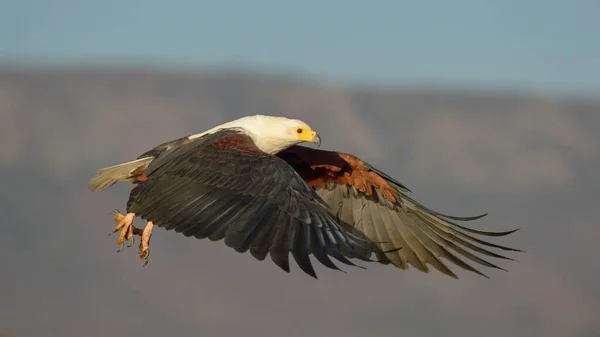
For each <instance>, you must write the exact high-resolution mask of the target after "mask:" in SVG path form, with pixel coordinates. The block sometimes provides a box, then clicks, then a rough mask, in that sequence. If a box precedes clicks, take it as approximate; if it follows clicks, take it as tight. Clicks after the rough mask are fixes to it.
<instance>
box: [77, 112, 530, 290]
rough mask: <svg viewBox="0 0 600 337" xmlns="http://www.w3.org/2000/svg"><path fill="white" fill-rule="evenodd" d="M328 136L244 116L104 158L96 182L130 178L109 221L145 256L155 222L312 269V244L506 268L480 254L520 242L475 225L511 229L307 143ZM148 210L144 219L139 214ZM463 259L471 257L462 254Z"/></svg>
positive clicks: (419, 264)
mask: <svg viewBox="0 0 600 337" xmlns="http://www.w3.org/2000/svg"><path fill="white" fill-rule="evenodd" d="M304 142H311V143H316V144H318V145H320V143H321V139H320V137H319V135H318V134H317V133H316V132H315V131H313V130H312V128H311V127H310V126H308V125H307V124H306V123H304V122H302V121H300V120H297V119H288V118H284V117H273V116H264V115H256V116H248V117H243V118H240V119H237V120H234V121H231V122H229V123H225V124H222V125H219V126H217V127H214V128H212V129H210V130H208V131H205V132H203V133H200V134H195V135H190V136H187V137H182V138H179V139H177V140H173V141H170V142H167V143H163V144H161V145H158V146H157V147H155V148H153V149H151V150H149V151H147V152H145V153H144V154H142V155H141V156H139V157H138V158H137V159H136V160H134V161H131V162H128V163H123V164H119V165H115V166H111V167H107V168H103V169H100V170H98V172H97V174H96V175H95V176H94V177H92V178H91V179H90V181H89V183H88V188H89V189H90V190H91V191H100V190H103V189H105V188H107V187H109V186H111V185H113V184H115V183H117V182H131V183H132V184H133V186H134V187H133V189H132V191H131V193H130V196H129V200H128V202H127V212H126V213H127V214H125V215H123V214H121V213H117V215H116V216H115V220H116V221H117V222H118V224H117V226H116V227H115V228H114V229H113V233H114V232H117V231H120V234H119V238H118V239H117V242H118V244H119V245H121V247H122V246H123V245H124V242H125V241H126V240H133V236H134V235H139V236H141V243H140V258H142V259H144V260H145V263H147V261H148V255H149V241H150V237H151V235H152V230H153V227H154V226H155V225H156V226H157V227H161V228H164V229H167V230H173V231H175V232H178V233H182V234H183V235H185V236H188V237H190V236H193V237H196V238H198V239H203V238H208V239H209V240H213V241H218V240H223V241H224V242H225V244H226V245H227V246H229V247H231V248H233V249H235V250H236V251H238V252H246V251H249V252H250V253H251V254H252V255H253V256H254V257H255V258H256V259H259V260H263V259H265V258H266V257H267V255H269V256H270V257H271V259H272V261H273V262H274V263H275V264H276V265H277V266H279V267H280V268H281V269H283V270H285V271H288V272H289V270H290V267H289V255H290V253H291V255H292V257H293V258H294V260H295V261H296V263H297V264H298V266H299V267H300V268H301V269H302V270H303V271H304V272H306V273H307V274H309V275H311V276H313V277H316V273H315V271H314V268H313V265H312V262H311V260H310V255H312V256H313V257H314V258H315V259H316V260H317V261H319V262H320V263H321V264H323V265H325V266H327V267H329V268H332V269H338V267H337V266H336V265H335V264H334V263H333V261H332V260H331V258H333V259H335V260H337V261H339V262H341V263H344V264H348V265H354V263H353V262H351V260H352V259H360V260H365V261H372V260H370V258H371V257H372V256H373V255H375V258H376V261H377V262H379V263H383V264H392V265H394V266H396V267H398V268H400V269H408V266H409V265H411V266H413V267H414V268H416V269H418V270H421V271H423V272H429V266H433V267H434V268H436V269H437V270H439V271H440V272H442V273H444V274H446V275H449V276H452V277H454V278H458V276H457V275H456V274H455V273H454V272H453V271H452V270H451V269H450V268H449V267H448V266H447V265H446V263H445V262H444V261H442V260H443V259H445V260H447V261H450V262H452V263H453V264H455V265H457V266H459V267H461V268H464V269H466V270H469V271H472V272H475V273H477V274H480V275H483V276H485V275H484V274H483V273H481V272H480V271H479V270H478V269H476V268H475V267H473V266H472V265H471V264H469V263H467V262H466V260H468V261H470V262H474V263H477V264H479V265H483V266H486V267H491V268H497V269H502V268H500V267H498V266H496V265H495V264H493V263H491V262H489V261H487V260H485V259H484V258H483V257H480V256H477V255H475V253H478V254H480V255H483V256H487V257H493V258H497V259H508V260H510V258H508V257H505V256H503V255H500V254H498V253H494V252H492V251H491V250H490V249H491V248H496V249H500V250H505V251H519V250H517V249H514V248H509V247H504V246H500V245H497V244H493V243H490V242H487V241H484V240H482V239H479V238H476V237H475V236H474V235H479V236H488V237H489V236H504V235H507V234H510V233H512V232H514V230H513V231H506V232H487V231H482V230H477V229H472V228H468V227H465V226H462V225H459V224H457V222H458V221H470V220H475V219H478V218H481V217H482V216H483V215H481V216H477V217H453V216H449V215H444V214H440V213H437V212H435V211H432V210H430V209H428V208H427V207H425V206H423V205H421V204H419V203H418V202H417V201H415V200H414V199H412V198H410V197H409V196H408V195H407V193H408V192H409V190H408V189H407V188H406V187H405V186H403V185H402V184H400V183H399V182H398V181H396V180H395V179H393V178H392V177H390V176H388V175H387V174H385V173H383V172H382V171H380V170H378V169H376V168H374V167H373V166H371V165H369V164H368V163H366V162H364V161H362V160H360V159H359V158H357V157H355V156H352V155H350V154H346V153H340V152H335V151H325V150H319V149H314V148H308V147H303V146H300V145H299V144H300V143H304ZM136 216H137V217H140V218H142V219H144V220H146V221H147V225H146V226H145V228H143V229H139V228H136V227H134V226H133V219H134V218H135V217H136ZM465 259H466V260H465Z"/></svg>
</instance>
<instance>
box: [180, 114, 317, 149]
mask: <svg viewBox="0 0 600 337" xmlns="http://www.w3.org/2000/svg"><path fill="white" fill-rule="evenodd" d="M226 128H242V129H243V130H244V132H246V133H247V134H248V135H249V136H250V137H251V138H252V140H253V141H254V143H255V144H256V146H257V147H258V148H259V149H261V150H262V151H264V152H266V153H269V154H276V153H278V152H279V151H282V150H285V149H287V148H288V147H290V146H292V145H296V144H299V143H303V142H310V143H315V144H317V145H318V146H319V145H321V138H320V137H319V135H318V134H317V133H316V132H315V131H313V129H312V128H311V127H310V126H309V125H308V124H306V123H305V122H303V121H301V120H298V119H290V118H286V117H275V116H266V115H255V116H247V117H242V118H239V119H236V120H234V121H231V122H228V123H225V124H222V125H219V126H217V127H215V128H212V129H210V130H208V131H206V132H203V133H202V134H198V135H194V136H191V137H190V138H196V137H199V136H202V135H204V134H207V133H213V132H216V131H218V130H222V129H226Z"/></svg>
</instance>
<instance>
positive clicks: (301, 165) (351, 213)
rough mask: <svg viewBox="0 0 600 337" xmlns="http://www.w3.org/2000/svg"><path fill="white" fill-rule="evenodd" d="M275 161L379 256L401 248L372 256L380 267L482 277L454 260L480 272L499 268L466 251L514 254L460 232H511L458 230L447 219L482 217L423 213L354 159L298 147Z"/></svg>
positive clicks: (397, 187)
mask: <svg viewBox="0 0 600 337" xmlns="http://www.w3.org/2000/svg"><path fill="white" fill-rule="evenodd" d="M278 156H279V157H280V158H282V159H284V160H285V161H286V162H287V163H288V164H290V165H291V166H292V167H293V168H294V169H295V170H296V171H297V172H298V174H300V176H301V177H302V178H303V179H304V180H305V181H306V182H307V184H308V185H310V186H312V187H313V188H314V189H315V190H316V192H317V193H318V194H319V195H320V196H321V197H322V198H323V200H325V202H326V203H328V204H329V206H330V210H331V213H332V215H333V216H335V217H336V219H337V220H338V221H339V222H340V224H342V225H343V226H345V227H348V228H351V229H352V230H353V233H355V234H357V235H358V236H361V237H366V238H368V239H369V240H372V241H374V242H379V243H378V244H377V248H378V249H379V250H381V251H384V252H385V251H387V250H389V249H390V248H394V247H397V248H401V249H400V250H397V251H394V252H388V253H384V252H381V251H380V252H378V253H377V256H378V260H379V262H380V263H383V264H388V263H391V264H393V265H395V266H396V267H398V268H400V269H407V267H408V265H412V266H413V267H415V268H416V269H418V270H421V271H423V272H429V268H428V267H427V265H431V266H433V267H435V268H436V269H438V270H439V271H441V272H442V273H444V274H446V275H449V276H451V277H455V278H458V276H457V275H456V274H455V273H454V272H453V271H452V270H451V269H450V268H448V267H447V266H446V264H445V263H444V262H443V261H442V258H443V259H445V260H448V261H450V262H452V263H453V264H455V265H457V266H459V267H461V268H464V269H466V270H469V271H472V272H475V273H477V274H480V275H483V276H485V275H484V274H483V273H481V272H480V271H479V270H477V269H475V268H474V267H472V266H471V265H469V264H468V263H466V262H464V261H463V260H461V259H460V258H459V257H458V255H460V256H462V257H464V258H466V259H467V260H470V261H472V262H475V263H478V264H480V265H483V266H486V267H491V268H497V269H502V268H500V267H498V266H496V265H494V264H492V263H490V262H488V261H486V260H484V259H482V258H480V257H478V256H476V255H475V254H473V253H471V252H469V251H468V250H467V249H470V250H472V251H474V252H476V253H480V254H482V255H486V256H490V257H493V258H499V259H509V260H510V258H508V257H505V256H502V255H500V254H497V253H494V252H491V251H489V250H487V249H484V248H482V247H481V246H478V245H477V244H479V245H483V246H488V247H493V248H498V249H502V250H509V251H520V250H518V249H514V248H509V247H504V246H501V245H497V244H493V243H490V242H486V241H484V240H481V239H478V238H475V237H473V236H471V235H469V234H466V233H465V232H468V233H472V234H477V235H483V236H504V235H508V234H510V233H512V232H514V231H506V232H488V231H483V230H477V229H471V228H467V227H465V226H461V225H458V224H456V223H455V222H452V220H454V221H472V220H476V219H479V218H481V217H482V216H483V215H481V216H476V217H455V216H449V215H445V214H441V213H438V212H435V211H433V210H431V209H428V208H427V207H425V206H423V205H421V204H420V203H418V202H417V201H415V200H414V199H412V198H410V197H409V196H408V195H407V193H408V192H410V190H409V189H408V188H406V187H405V186H404V185H402V184H401V183H399V182H398V181H396V180H395V179H393V178H392V177H390V176H389V175H387V174H385V173H384V172H382V171H380V170H378V169H376V168H374V167H373V166H371V165H369V164H368V163H366V162H364V161H362V160H360V159H359V158H357V157H355V156H352V155H349V154H346V153H340V152H335V151H323V150H319V149H313V148H308V147H303V146H293V147H291V148H289V149H287V150H284V151H282V152H281V153H279V154H278ZM486 277H487V276H486Z"/></svg>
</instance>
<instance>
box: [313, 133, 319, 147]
mask: <svg viewBox="0 0 600 337" xmlns="http://www.w3.org/2000/svg"><path fill="white" fill-rule="evenodd" d="M312 142H313V144H317V147H321V137H319V134H318V133H316V132H315V134H314V136H313V140H312Z"/></svg>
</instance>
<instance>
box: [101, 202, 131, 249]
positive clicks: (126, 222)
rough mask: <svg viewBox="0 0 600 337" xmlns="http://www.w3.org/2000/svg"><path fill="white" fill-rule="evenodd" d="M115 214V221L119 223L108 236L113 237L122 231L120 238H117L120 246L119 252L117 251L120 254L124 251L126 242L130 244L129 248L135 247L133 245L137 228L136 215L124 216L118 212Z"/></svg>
mask: <svg viewBox="0 0 600 337" xmlns="http://www.w3.org/2000/svg"><path fill="white" fill-rule="evenodd" d="M113 212H114V213H115V216H114V219H115V221H116V222H117V225H116V226H115V227H114V228H113V230H112V231H111V233H110V234H108V235H112V234H114V233H116V232H118V231H119V230H120V231H121V232H120V233H119V237H118V238H117V244H118V245H119V250H117V251H118V252H120V251H121V249H123V246H124V244H125V240H127V241H129V242H130V243H129V244H128V245H127V246H128V247H131V246H133V243H134V239H133V234H134V228H135V227H133V219H134V218H135V214H134V213H127V215H123V214H121V212H119V211H118V210H114V211H113ZM136 229H137V228H136Z"/></svg>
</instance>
